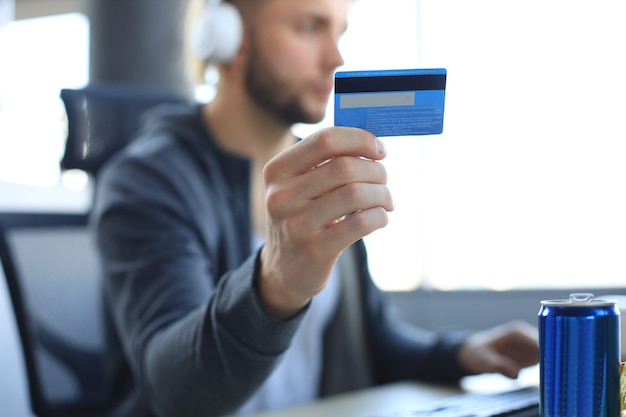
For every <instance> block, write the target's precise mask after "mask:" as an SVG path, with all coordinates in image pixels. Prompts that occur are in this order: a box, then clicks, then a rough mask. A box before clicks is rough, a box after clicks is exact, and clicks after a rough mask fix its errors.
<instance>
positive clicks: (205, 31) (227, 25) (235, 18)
mask: <svg viewBox="0 0 626 417" xmlns="http://www.w3.org/2000/svg"><path fill="white" fill-rule="evenodd" d="M205 3H206V5H205V10H204V11H203V12H202V14H201V15H200V16H199V18H198V21H197V22H196V25H195V27H194V28H193V33H192V34H191V42H192V45H191V47H192V49H193V51H194V53H195V54H196V55H197V56H198V58H200V59H202V60H207V61H213V62H228V61H230V60H231V59H232V58H233V57H234V56H235V54H236V53H237V51H238V50H239V48H240V46H241V40H242V38H243V22H242V19H241V14H240V13H239V10H237V8H236V7H235V6H234V5H232V4H231V3H224V2H222V1H221V0H206V2H205Z"/></svg>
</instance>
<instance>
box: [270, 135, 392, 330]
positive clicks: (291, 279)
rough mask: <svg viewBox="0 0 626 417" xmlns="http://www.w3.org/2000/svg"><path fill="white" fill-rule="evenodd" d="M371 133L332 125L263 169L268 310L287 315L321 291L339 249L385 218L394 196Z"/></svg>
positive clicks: (381, 149) (379, 146)
mask: <svg viewBox="0 0 626 417" xmlns="http://www.w3.org/2000/svg"><path fill="white" fill-rule="evenodd" d="M385 156H386V150H385V148H384V146H383V144H382V142H380V141H379V140H378V139H377V138H376V137H374V136H373V135H372V134H370V133H368V132H366V131H364V130H360V129H353V128H344V127H333V128H328V129H325V130H322V131H319V132H317V133H316V134H314V135H312V136H310V137H308V138H306V139H303V140H302V141H300V142H299V143H297V144H296V145H294V146H292V147H291V148H289V149H287V150H286V151H284V152H282V153H280V154H279V155H277V156H276V157H275V158H273V159H272V160H271V161H270V162H269V163H268V164H267V165H266V166H265V169H264V180H265V186H266V210H267V229H266V233H267V236H266V244H265V247H264V248H263V250H262V252H261V276H260V279H259V290H260V293H261V297H262V298H263V300H264V301H265V303H266V307H268V310H269V311H270V314H272V315H274V316H275V317H276V318H285V317H288V316H290V315H292V314H294V313H295V312H297V311H298V310H300V309H301V308H302V307H303V306H304V305H306V304H307V303H308V301H309V300H310V298H311V297H312V296H314V295H315V294H317V293H319V292H320V291H321V290H322V289H323V288H324V286H325V285H326V282H327V280H328V277H329V275H330V272H331V270H332V268H333V266H334V264H335V262H336V261H337V259H338V258H339V255H340V254H341V252H342V251H343V250H344V249H346V248H347V247H348V246H350V245H351V244H352V243H354V242H355V241H357V240H358V239H360V238H362V237H364V236H366V235H368V234H369V233H371V232H373V231H374V230H376V229H379V228H381V227H384V226H385V225H386V224H387V221H388V218H387V212H388V211H391V210H393V202H392V199H391V195H390V192H389V189H388V188H387V186H386V183H387V174H386V171H385V168H384V167H383V165H382V164H380V163H378V162H377V161H378V160H381V159H383V158H384V157H385Z"/></svg>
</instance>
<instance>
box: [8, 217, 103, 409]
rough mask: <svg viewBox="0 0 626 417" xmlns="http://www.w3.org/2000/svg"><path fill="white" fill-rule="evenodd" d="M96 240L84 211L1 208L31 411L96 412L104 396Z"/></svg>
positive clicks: (12, 299) (100, 306) (99, 282)
mask: <svg viewBox="0 0 626 417" xmlns="http://www.w3.org/2000/svg"><path fill="white" fill-rule="evenodd" d="M94 245H95V242H94V241H93V239H92V237H91V232H90V228H89V227H88V216H87V215H85V214H59V213H0V260H1V261H2V267H3V269H4V275H5V277H6V280H7V284H8V288H9V293H10V296H11V301H12V304H13V307H14V311H15V317H16V322H17V326H18V330H19V333H20V339H21V343H22V348H23V353H24V359H25V364H26V370H27V374H28V382H29V389H30V399H31V406H32V409H33V412H34V413H35V414H36V415H37V416H42V417H44V416H45V417H48V416H64V417H71V416H98V415H100V411H101V410H103V409H104V406H105V404H106V400H107V398H108V392H107V390H106V386H105V375H104V369H105V368H104V363H105V362H104V361H105V355H104V352H105V350H104V344H105V340H104V339H105V338H104V324H103V312H102V302H101V288H100V285H101V280H100V276H101V275H100V265H99V258H98V256H97V253H96V250H95V247H94Z"/></svg>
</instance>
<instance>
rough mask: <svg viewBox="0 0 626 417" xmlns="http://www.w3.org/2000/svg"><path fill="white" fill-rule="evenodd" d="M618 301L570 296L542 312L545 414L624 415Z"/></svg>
mask: <svg viewBox="0 0 626 417" xmlns="http://www.w3.org/2000/svg"><path fill="white" fill-rule="evenodd" d="M619 320H620V313H619V310H618V309H617V307H616V301H615V300H600V299H595V298H594V297H593V294H572V295H570V297H569V299H566V300H546V301H542V302H541V308H540V310H539V374H540V383H539V389H540V406H539V410H540V413H539V415H540V416H541V417H620V396H619V391H620V390H619V367H620V339H619Z"/></svg>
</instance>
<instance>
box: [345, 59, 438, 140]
mask: <svg viewBox="0 0 626 417" xmlns="http://www.w3.org/2000/svg"><path fill="white" fill-rule="evenodd" d="M446 76H447V71H446V70H445V69H443V68H433V69H407V70H387V71H349V72H337V73H336V74H335V126H348V127H358V128H362V129H365V130H368V131H370V132H371V133H373V134H374V135H376V136H379V137H382V136H412V135H435V134H440V133H441V132H442V131H443V113H444V104H445V95H446Z"/></svg>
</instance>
